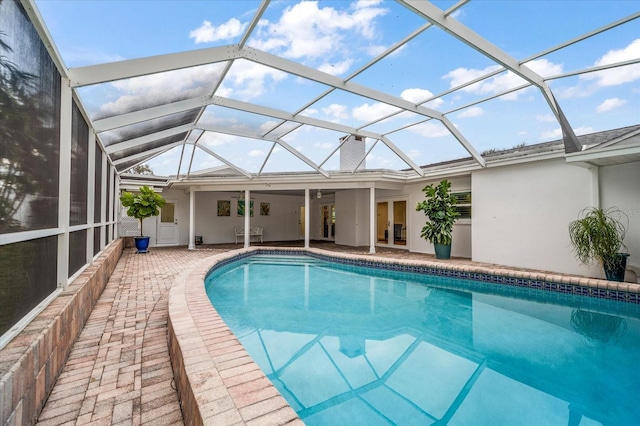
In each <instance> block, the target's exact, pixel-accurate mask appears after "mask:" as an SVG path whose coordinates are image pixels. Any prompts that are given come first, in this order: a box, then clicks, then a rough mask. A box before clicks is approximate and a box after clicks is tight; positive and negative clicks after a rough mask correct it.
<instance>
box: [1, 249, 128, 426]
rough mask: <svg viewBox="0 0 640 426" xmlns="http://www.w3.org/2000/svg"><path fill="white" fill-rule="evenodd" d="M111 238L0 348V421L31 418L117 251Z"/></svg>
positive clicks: (108, 273) (10, 422) (39, 407)
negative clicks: (109, 241)
mask: <svg viewBox="0 0 640 426" xmlns="http://www.w3.org/2000/svg"><path fill="white" fill-rule="evenodd" d="M123 246H124V242H123V240H122V239H119V240H116V241H114V242H113V243H111V244H110V245H109V246H108V247H107V248H106V249H105V250H104V252H103V253H102V254H101V255H100V257H98V258H97V259H96V260H95V262H93V264H91V265H90V266H89V267H88V268H87V269H86V270H85V271H84V272H82V274H80V275H79V276H78V277H77V278H76V279H75V280H74V281H73V282H72V283H71V284H70V285H69V287H68V288H67V289H66V290H65V291H64V292H62V293H61V294H60V295H59V296H58V297H57V298H56V299H55V300H54V301H53V302H51V304H49V306H47V307H46V308H45V309H44V310H43V311H42V312H41V313H40V314H39V315H38V316H37V317H36V318H35V319H34V320H33V321H32V322H31V323H30V324H29V325H28V326H27V327H26V328H25V329H24V330H22V332H20V334H18V335H17V336H16V337H15V338H14V339H13V340H12V341H11V342H9V344H8V345H7V346H6V347H4V348H3V349H2V350H1V351H0V425H29V424H34V423H35V421H36V419H37V417H38V415H39V414H40V411H41V410H42V408H43V407H44V404H45V402H46V400H47V397H48V396H49V393H50V392H51V390H52V389H53V385H54V384H55V382H56V380H57V378H58V376H59V375H60V373H61V372H62V369H63V368H64V366H65V363H66V361H67V358H68V356H69V353H70V352H71V347H72V346H73V344H74V342H75V341H76V339H77V337H78V336H79V334H80V332H81V331H82V328H83V327H84V325H85V323H86V322H87V319H88V318H89V315H90V314H91V311H92V310H93V307H94V306H95V304H96V302H97V300H98V298H99V297H100V295H101V294H102V290H104V288H105V286H106V284H107V282H108V281H109V278H110V277H111V274H112V273H113V270H114V269H115V267H116V264H117V263H118V260H119V259H120V256H121V255H122V250H123Z"/></svg>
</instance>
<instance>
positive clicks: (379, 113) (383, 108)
mask: <svg viewBox="0 0 640 426" xmlns="http://www.w3.org/2000/svg"><path fill="white" fill-rule="evenodd" d="M399 110H400V109H399V108H397V107H394V106H392V105H388V104H384V103H381V102H375V103H373V104H371V105H369V104H368V103H366V104H363V105H360V106H359V107H355V108H354V109H353V111H352V115H353V118H355V119H357V120H362V121H366V122H369V121H373V120H377V119H379V118H380V117H384V116H387V115H389V114H392V113H394V112H397V111H399Z"/></svg>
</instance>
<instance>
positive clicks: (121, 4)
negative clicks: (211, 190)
mask: <svg viewBox="0 0 640 426" xmlns="http://www.w3.org/2000/svg"><path fill="white" fill-rule="evenodd" d="M434 3H435V4H436V5H437V6H438V7H440V8H441V9H443V10H444V9H447V8H448V7H450V6H452V5H453V4H454V2H451V1H442V2H434ZM37 5H38V8H39V9H40V12H41V14H42V15H43V17H44V20H45V23H46V25H47V27H48V29H49V31H50V33H51V34H52V37H53V39H54V42H55V43H56V45H57V47H58V50H59V51H60V52H61V55H62V57H63V60H64V61H65V64H66V65H67V66H68V67H78V66H85V65H93V64H99V63H104V62H112V61H119V60H124V59H132V58H138V57H146V56H152V55H159V54H166V53H174V52H180V51H184V50H195V49H202V48H208V47H213V46H223V45H229V44H234V43H237V42H238V41H239V40H240V37H241V36H242V34H243V33H244V30H245V28H246V26H247V25H248V23H249V22H250V21H251V19H252V17H253V15H254V13H255V11H256V9H257V8H258V6H259V5H260V2H258V1H250V0H242V1H222V0H213V1H168V0H165V1H108V0H102V1H78V0H73V1H65V0H38V1H37ZM639 11H640V3H639V2H637V1H626V0H625V1H616V0H607V1H595V0H593V1H563V0H555V1H485V0H475V1H471V2H469V3H468V4H466V5H464V6H463V7H462V8H460V9H459V10H458V11H456V12H455V14H454V15H453V17H454V18H455V19H456V20H459V21H460V22H461V23H462V24H464V25H466V26H467V27H469V28H470V29H471V30H473V31H475V32H476V33H478V34H479V35H480V36H482V37H483V38H485V39H486V40H488V41H490V42H491V43H493V44H495V45H496V46H497V47H499V48H500V49H502V50H503V51H505V52H506V53H507V54H509V55H511V56H513V57H514V58H515V59H516V60H523V59H525V58H528V57H530V56H532V55H534V54H536V53H538V52H541V51H544V50H545V49H548V48H550V47H553V46H556V45H557V44H559V43H562V42H564V41H566V40H569V39H572V38H574V37H577V36H580V35H582V34H585V33H588V32H590V31H593V30H595V29H597V28H599V27H601V26H603V25H606V24H608V23H611V22H613V21H616V20H618V19H621V18H624V17H626V16H628V15H631V14H634V13H638V12H639ZM424 23H425V21H424V20H423V19H422V18H420V17H419V16H417V15H415V14H413V13H411V12H410V11H409V10H407V9H406V8H404V7H402V6H401V5H399V4H398V3H396V2H389V1H353V2H352V1H347V0H345V1H319V2H294V1H273V2H271V4H270V5H269V7H268V9H267V11H266V13H265V14H264V16H263V17H262V20H261V22H260V24H259V25H258V26H257V28H256V29H255V30H254V31H253V33H252V35H251V37H250V38H249V42H248V44H249V45H250V46H252V47H256V48H259V49H262V50H264V51H266V52H269V53H273V54H277V55H280V56H283V57H285V58H287V59H289V60H292V61H295V62H300V63H302V64H304V65H307V66H309V67H312V68H316V69H319V70H322V71H325V72H328V73H331V74H333V75H337V76H340V77H347V76H349V75H350V74H351V73H353V72H354V71H355V70H357V69H359V68H360V67H361V66H363V65H364V64H366V63H367V62H368V61H370V60H371V59H372V58H373V57H375V56H376V55H377V54H379V53H380V52H382V51H384V50H385V49H387V48H389V47H390V46H393V45H394V44H395V43H397V42H398V41H399V40H401V39H402V38H403V37H405V36H407V35H408V34H410V33H411V32H412V31H414V30H415V29H417V28H418V27H420V26H421V25H423V24H424ZM638 57H640V19H636V20H633V21H631V22H628V23H626V24H624V25H622V26H620V27H617V28H614V29H612V30H609V31H607V32H605V33H603V34H599V35H596V36H594V37H592V38H589V39H587V40H584V41H582V42H580V43H578V44H576V45H572V46H569V47H567V48H564V49H562V50H560V51H558V52H555V53H551V54H548V55H545V56H543V57H541V58H538V59H536V60H534V61H531V62H529V63H527V66H529V67H530V68H531V69H533V70H534V71H536V72H537V73H539V74H540V75H542V76H554V75H558V74H562V73H566V72H571V71H575V70H581V69H585V68H589V67H593V66H597V65H602V64H607V63H612V62H619V61H625V60H630V59H634V58H638ZM495 67H496V64H495V63H494V62H493V61H492V60H490V59H489V58H486V57H485V56H483V55H481V54H479V53H478V52H476V51H475V50H473V49H472V48H470V47H468V46H466V45H465V44H463V43H461V42H460V41H458V40H457V39H454V38H452V37H450V36H449V35H448V34H446V33H445V32H444V31H442V30H440V29H438V28H435V27H434V28H430V29H428V30H426V31H425V32H423V33H422V34H420V35H419V36H417V37H416V38H415V39H413V40H412V41H411V42H409V43H408V44H406V45H405V46H404V47H402V48H401V49H399V50H398V51H396V52H395V53H393V54H392V55H390V56H388V57H386V58H385V59H383V60H382V61H380V62H379V63H377V64H375V65H374V66H373V67H371V68H369V69H368V70H366V71H365V72H363V73H362V74H360V75H358V76H357V77H355V78H354V79H353V82H355V83H358V84H362V85H366V86H369V87H372V88H373V89H376V90H378V91H381V92H384V93H388V94H391V95H394V96H397V97H402V98H403V99H405V100H410V101H413V102H420V101H422V100H425V99H427V98H429V97H431V96H433V95H438V94H441V93H443V92H444V91H446V90H448V89H450V88H451V87H454V86H457V85H459V84H461V83H464V82H465V81H469V80H470V79H472V78H475V77H477V76H479V75H483V74H486V73H488V72H490V71H492V70H493V69H495ZM219 72H220V65H216V64H214V65H210V66H205V67H199V68H197V69H189V70H183V71H175V72H172V73H165V74H163V75H152V76H146V77H141V78H137V79H131V80H127V81H119V82H113V83H105V84H101V85H98V86H95V87H86V88H82V89H80V91H79V93H80V97H81V99H82V101H83V103H84V104H85V106H86V108H87V110H88V111H89V113H90V115H91V117H92V119H95V118H99V117H104V116H111V115H115V114H119V113H125V112H128V111H131V110H135V109H139V108H142V107H144V106H152V105H154V104H157V103H161V102H163V101H166V99H167V98H168V97H171V96H176V97H183V98H184V97H192V96H199V95H201V94H208V93H209V92H210V91H211V90H212V88H213V87H214V83H215V81H216V80H217V77H218V75H219ZM520 83H521V80H519V77H517V76H515V75H513V74H511V73H506V72H505V73H502V74H498V75H497V76H495V77H492V78H489V79H487V80H485V81H483V82H481V83H478V84H475V85H472V86H469V87H467V88H465V89H462V90H458V91H456V92H454V93H452V94H448V95H444V96H441V97H438V98H437V99H435V100H433V101H432V102H430V103H429V104H427V105H426V106H429V107H431V108H433V109H436V110H438V111H441V112H448V111H451V110H454V109H456V108H458V107H461V106H464V105H467V104H469V103H471V102H474V101H477V100H481V99H484V98H486V97H489V96H492V95H494V94H497V93H500V92H501V91H503V90H505V89H508V88H510V87H514V86H517V85H518V84H520ZM549 85H550V87H551V90H552V91H553V93H554V95H555V97H556V98H557V99H558V101H559V102H560V105H561V107H562V108H563V110H564V112H565V114H566V116H567V118H568V119H569V122H570V123H571V125H572V127H573V128H574V131H575V132H576V133H577V134H584V133H591V132H594V131H600V130H606V129H610V128H615V127H621V126H627V125H632V124H637V123H638V122H639V121H640V120H639V117H640V64H634V65H629V66H625V67H622V68H618V69H614V70H609V71H602V72H598V73H593V74H589V75H582V76H574V77H566V78H562V79H557V80H552V81H550V83H549ZM325 90H326V87H324V86H322V85H321V84H318V83H314V82H311V81H308V80H304V79H301V78H299V77H296V76H293V75H287V74H285V73H283V72H281V71H278V70H273V69H269V68H267V67H264V66H258V65H256V64H253V63H251V62H248V61H236V62H235V63H234V65H233V67H232V69H231V71H230V72H229V74H228V75H227V77H226V78H225V80H224V82H223V83H222V85H221V86H220V87H219V89H218V91H217V92H216V95H219V96H223V97H228V98H231V99H235V100H240V101H245V102H253V103H256V104H259V105H263V106H268V107H272V108H277V109H281V110H285V111H289V112H297V111H298V109H300V108H302V107H303V106H304V105H306V104H307V102H308V101H309V100H311V99H313V98H314V97H315V96H317V95H318V94H320V93H322V92H324V91H325ZM391 112H393V108H390V107H389V106H388V105H385V104H381V103H379V102H376V101H372V100H371V99H366V98H363V97H361V96H356V95H353V94H350V93H346V92H341V91H335V92H333V93H331V94H330V95H328V96H326V97H325V98H323V99H321V100H320V101H318V102H317V103H315V104H314V105H312V106H311V107H309V108H308V109H307V110H306V111H305V112H304V114H305V115H308V116H311V117H315V118H320V119H323V120H328V121H332V122H336V123H340V124H344V125H349V126H355V127H359V126H363V125H365V124H367V123H370V122H371V121H372V120H375V119H377V118H379V117H383V116H385V115H386V114H388V113H391ZM447 117H448V118H449V120H450V121H451V122H452V123H453V124H454V125H455V126H456V127H457V129H458V130H459V131H460V132H462V134H463V135H464V136H465V137H466V139H467V140H468V141H469V142H470V143H471V144H472V145H473V146H474V147H475V149H476V150H478V151H480V152H481V151H484V150H486V149H490V148H507V147H512V146H514V145H517V144H521V143H526V144H535V143H539V142H544V141H548V140H554V139H558V138H560V137H561V133H560V127H559V125H558V123H557V121H556V120H555V118H554V117H553V114H551V110H550V109H549V107H548V105H547V103H546V101H545V99H544V98H543V96H542V95H541V93H540V91H539V90H537V89H535V88H532V87H530V88H527V89H523V90H520V91H517V92H514V93H511V94H508V95H505V96H502V97H500V98H497V99H493V100H490V101H487V102H483V103H481V104H478V105H475V106H472V107H468V108H465V109H461V110H459V111H456V112H452V113H450V114H447ZM202 120H203V122H208V123H209V124H216V125H221V126H225V125H228V126H230V127H233V126H243V127H246V128H248V129H261V128H268V127H269V125H270V124H271V123H273V122H274V120H273V119H269V118H265V117H262V116H258V117H255V116H249V115H246V114H240V113H237V112H233V111H224V110H222V109H220V108H214V107H209V108H208V109H207V112H206V113H205V115H204V116H203V117H202ZM417 121H419V117H412V116H404V117H403V116H397V117H393V118H390V119H387V120H385V121H383V122H380V123H377V124H374V125H371V126H369V127H367V130H370V131H374V132H379V133H386V132H388V131H390V130H391V129H397V128H399V127H402V126H403V125H404V124H411V123H416V122H417ZM194 136H195V135H194ZM341 136H343V134H340V133H339V132H334V131H327V130H316V129H309V128H307V127H306V126H305V127H303V128H301V129H299V130H298V131H295V132H293V133H291V134H289V135H287V136H285V137H284V140H285V141H286V142H287V143H289V144H290V145H291V146H293V147H295V148H297V149H298V150H299V151H301V152H302V153H303V154H304V155H306V156H308V157H309V158H311V159H312V160H313V161H315V162H317V163H320V162H322V161H323V160H324V159H325V158H326V156H327V155H329V154H330V153H331V151H332V150H333V149H334V148H335V147H336V146H337V144H338V138H339V137H341ZM388 137H389V139H390V140H391V141H392V142H394V143H395V144H396V145H397V146H398V147H400V148H401V149H402V150H403V151H404V152H406V153H407V154H408V155H409V156H410V157H411V158H412V159H413V160H414V161H415V162H416V163H418V164H429V163H433V162H437V161H442V160H448V159H452V158H459V157H463V156H467V155H468V154H467V152H466V151H465V150H464V149H463V148H462V147H461V146H460V144H459V143H458V142H457V141H456V140H455V138H453V137H452V136H451V135H450V134H448V132H447V131H446V129H444V127H443V126H442V125H440V124H439V123H438V122H436V121H429V122H427V123H422V124H419V125H416V126H412V127H410V128H407V129H405V130H402V131H398V132H394V133H390V134H389V135H388ZM201 143H204V144H205V145H206V146H207V147H208V148H209V149H212V150H213V151H215V152H216V153H218V154H219V155H221V156H223V157H224V158H226V159H228V160H229V161H231V162H233V163H234V164H236V165H237V166H239V167H241V168H244V169H246V170H249V171H252V172H257V171H258V170H259V169H260V167H261V166H262V163H263V161H264V159H265V158H266V155H267V153H268V152H269V150H270V147H271V145H270V144H269V143H266V142H263V141H254V140H251V139H244V138H238V137H233V136H228V135H222V134H213V133H206V134H205V135H204V136H203V137H202V139H201ZM371 144H372V141H371V142H369V144H368V145H369V146H371ZM190 149H191V148H189V149H188V150H190ZM186 154H187V156H188V155H189V154H190V152H187V153H186ZM179 158H180V149H179V148H176V149H174V150H172V151H170V152H167V153H165V154H163V155H161V156H159V157H156V158H155V159H153V160H151V161H150V165H151V166H152V167H153V169H154V171H155V172H156V173H158V174H175V173H176V170H177V163H178V160H179ZM220 164H222V163H220V162H219V161H218V160H215V159H214V158H213V157H211V156H209V155H208V154H206V153H204V152H202V151H200V150H196V154H195V156H194V159H193V163H192V170H200V169H205V168H208V167H214V166H218V165H220ZM367 166H368V167H369V168H392V169H402V168H406V164H405V163H404V162H403V161H402V160H401V159H399V158H398V157H397V156H395V155H394V154H393V153H391V152H390V151H389V150H388V149H387V148H386V147H385V146H384V145H383V144H381V143H378V144H377V145H376V146H375V148H374V149H373V151H372V152H371V154H370V155H369V157H368V158H367ZM325 167H326V168H327V169H329V170H331V169H335V168H337V158H332V159H331V160H329V161H328V162H327V163H326V164H325ZM264 170H265V171H281V170H296V171H297V170H308V166H306V165H305V164H303V163H300V162H299V161H298V160H297V159H295V158H293V156H292V155H291V154H289V153H288V152H286V151H285V150H283V149H281V148H278V149H276V150H275V153H274V154H272V157H270V159H269V162H268V163H267V165H266V166H265V169H264ZM182 171H183V172H184V171H185V166H183V167H182Z"/></svg>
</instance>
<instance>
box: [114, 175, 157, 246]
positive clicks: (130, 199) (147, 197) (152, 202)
mask: <svg viewBox="0 0 640 426" xmlns="http://www.w3.org/2000/svg"><path fill="white" fill-rule="evenodd" d="M120 201H121V202H122V205H123V206H124V207H128V210H127V216H130V217H135V218H136V219H138V220H139V221H140V236H141V237H142V221H143V220H144V219H146V218H148V217H152V216H158V215H159V214H160V209H161V208H162V207H164V203H165V199H164V198H162V195H160V194H157V193H155V192H153V189H151V188H149V187H148V186H146V185H145V186H141V187H140V192H138V193H135V194H134V193H132V192H128V191H124V192H123V193H122V195H121V196H120Z"/></svg>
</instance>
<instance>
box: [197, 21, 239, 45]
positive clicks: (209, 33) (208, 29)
mask: <svg viewBox="0 0 640 426" xmlns="http://www.w3.org/2000/svg"><path fill="white" fill-rule="evenodd" d="M247 25H248V24H247V23H246V22H245V23H242V22H240V21H238V20H237V19H236V18H231V19H229V20H228V21H227V22H225V23H224V24H221V25H219V26H217V27H215V26H213V25H212V24H211V22H209V21H203V22H202V25H200V27H198V28H196V29H195V30H193V31H191V32H190V33H189V38H192V39H194V41H195V43H196V44H200V43H210V42H212V41H218V40H230V39H232V38H234V37H237V36H239V35H241V34H242V32H243V31H244V30H245V28H246V27H247Z"/></svg>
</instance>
